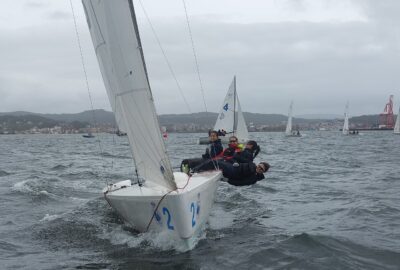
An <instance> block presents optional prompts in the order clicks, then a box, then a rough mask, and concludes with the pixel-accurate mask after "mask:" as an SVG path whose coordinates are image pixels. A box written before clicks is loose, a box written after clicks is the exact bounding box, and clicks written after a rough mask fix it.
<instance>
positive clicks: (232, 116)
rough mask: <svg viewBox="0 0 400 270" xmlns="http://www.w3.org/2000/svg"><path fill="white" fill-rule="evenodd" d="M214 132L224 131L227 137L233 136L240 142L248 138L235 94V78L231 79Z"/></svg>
mask: <svg viewBox="0 0 400 270" xmlns="http://www.w3.org/2000/svg"><path fill="white" fill-rule="evenodd" d="M214 130H225V131H226V132H227V134H228V135H235V136H237V137H238V138H239V139H240V140H242V141H243V140H244V141H245V140H247V139H248V138H249V132H248V130H247V126H246V121H245V120H244V117H243V112H242V108H241V107H240V102H239V98H238V95H237V92H236V76H235V77H233V81H232V83H231V85H230V86H229V89H228V93H227V94H226V96H225V99H224V103H223V104H222V108H221V111H220V113H219V115H218V118H217V122H216V123H215V125H214Z"/></svg>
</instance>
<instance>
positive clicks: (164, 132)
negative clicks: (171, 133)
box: [161, 126, 168, 139]
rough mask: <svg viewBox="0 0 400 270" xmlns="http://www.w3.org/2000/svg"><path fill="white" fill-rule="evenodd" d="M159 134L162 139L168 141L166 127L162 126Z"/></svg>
mask: <svg viewBox="0 0 400 270" xmlns="http://www.w3.org/2000/svg"><path fill="white" fill-rule="evenodd" d="M161 132H162V136H163V138H164V139H168V132H167V127H165V126H162V127H161Z"/></svg>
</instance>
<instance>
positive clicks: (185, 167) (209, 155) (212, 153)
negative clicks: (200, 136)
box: [181, 130, 224, 173]
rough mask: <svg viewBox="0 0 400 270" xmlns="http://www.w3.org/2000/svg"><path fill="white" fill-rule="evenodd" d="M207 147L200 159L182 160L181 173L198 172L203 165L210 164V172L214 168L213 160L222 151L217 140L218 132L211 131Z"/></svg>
mask: <svg viewBox="0 0 400 270" xmlns="http://www.w3.org/2000/svg"><path fill="white" fill-rule="evenodd" d="M209 140H210V141H209V143H210V145H209V147H207V149H206V152H205V153H204V154H203V155H202V157H201V158H192V159H184V160H183V161H182V163H181V172H184V173H189V172H190V171H191V170H196V171H197V170H198V169H197V168H201V167H203V166H204V164H208V163H210V166H207V167H210V170H211V169H213V168H216V164H215V161H214V159H215V158H216V157H218V156H219V155H221V154H222V151H223V150H224V149H223V147H222V143H221V140H220V139H219V138H218V132H217V131H215V130H213V131H210V132H209Z"/></svg>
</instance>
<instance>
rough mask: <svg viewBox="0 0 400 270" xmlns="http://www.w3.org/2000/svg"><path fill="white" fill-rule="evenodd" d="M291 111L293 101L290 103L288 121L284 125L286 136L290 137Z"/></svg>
mask: <svg viewBox="0 0 400 270" xmlns="http://www.w3.org/2000/svg"><path fill="white" fill-rule="evenodd" d="M292 110H293V101H292V102H290V106H289V112H288V121H287V124H286V131H285V134H286V135H292Z"/></svg>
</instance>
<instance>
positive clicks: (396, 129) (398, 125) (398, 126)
mask: <svg viewBox="0 0 400 270" xmlns="http://www.w3.org/2000/svg"><path fill="white" fill-rule="evenodd" d="M393 132H394V133H396V134H400V106H399V112H398V113H397V118H396V124H395V125H394V130H393Z"/></svg>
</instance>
